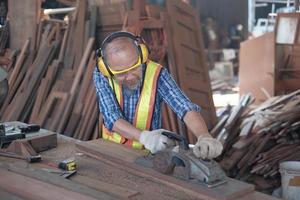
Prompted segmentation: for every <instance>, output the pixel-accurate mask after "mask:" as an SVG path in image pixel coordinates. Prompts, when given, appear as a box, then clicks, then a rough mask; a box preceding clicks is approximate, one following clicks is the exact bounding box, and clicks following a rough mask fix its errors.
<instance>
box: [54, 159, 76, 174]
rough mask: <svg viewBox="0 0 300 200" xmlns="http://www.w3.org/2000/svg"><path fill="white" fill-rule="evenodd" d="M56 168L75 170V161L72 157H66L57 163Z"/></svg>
mask: <svg viewBox="0 0 300 200" xmlns="http://www.w3.org/2000/svg"><path fill="white" fill-rule="evenodd" d="M58 168H60V169H62V170H66V171H74V170H76V162H75V159H74V158H68V159H66V160H63V161H61V162H60V163H59V164H58Z"/></svg>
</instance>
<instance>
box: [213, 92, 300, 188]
mask: <svg viewBox="0 0 300 200" xmlns="http://www.w3.org/2000/svg"><path fill="white" fill-rule="evenodd" d="M253 101H254V99H253V98H251V96H249V95H245V96H243V97H242V98H241V101H240V103H239V105H237V106H236V107H234V108H233V109H232V112H231V113H230V114H229V115H224V116H222V118H221V120H220V121H219V123H218V124H217V125H216V127H215V128H214V129H213V131H212V134H213V135H214V136H215V137H216V138H218V139H219V140H221V141H222V142H223V143H224V151H223V155H222V156H221V158H220V160H221V165H222V167H223V168H224V169H225V170H226V171H227V173H228V175H230V176H231V177H235V178H238V179H241V180H245V181H249V182H252V183H254V184H255V185H256V186H257V189H258V190H261V191H266V192H270V191H272V190H273V189H274V188H276V187H278V186H279V185H280V173H279V163H280V162H283V161H288V160H300V153H299V152H300V151H299V150H300V115H299V113H300V90H297V91H295V92H293V93H290V94H287V95H283V96H276V97H272V98H270V99H268V100H267V101H265V102H264V103H263V104H261V105H260V106H258V107H256V108H252V109H250V107H249V105H250V104H251V103H252V102H253Z"/></svg>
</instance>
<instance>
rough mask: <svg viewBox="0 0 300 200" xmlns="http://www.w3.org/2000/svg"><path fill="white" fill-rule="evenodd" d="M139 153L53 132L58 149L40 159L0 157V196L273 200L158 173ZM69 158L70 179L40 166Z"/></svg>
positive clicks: (233, 184)
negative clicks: (73, 161)
mask: <svg viewBox="0 0 300 200" xmlns="http://www.w3.org/2000/svg"><path fill="white" fill-rule="evenodd" d="M41 131H45V130H41ZM46 132H47V131H46ZM143 154H144V152H142V151H135V150H132V149H129V148H126V147H124V146H122V145H116V144H113V143H110V142H106V141H102V140H95V141H89V142H82V141H78V140H75V139H73V138H68V137H65V136H62V135H58V143H57V148H54V149H51V150H48V151H45V152H42V153H41V155H42V161H41V162H40V163H33V164H29V163H27V162H26V161H23V160H18V159H12V158H4V157H0V176H1V179H0V196H1V199H12V198H14V199H41V197H43V198H44V199H149V200H150V199H151V200H153V199H237V200H241V199H243V200H248V199H249V200H256V199H259V200H272V199H275V198H272V197H270V196H267V195H264V194H262V193H258V192H255V191H254V189H253V186H251V185H249V184H246V183H243V182H240V181H236V180H232V179H230V181H229V182H230V184H228V185H227V186H226V185H225V186H222V187H219V188H215V189H208V188H206V187H204V186H202V185H199V184H196V185H195V184H192V183H188V182H186V181H184V180H180V179H178V178H174V177H171V176H166V175H163V174H160V173H158V172H155V171H153V170H151V169H149V168H144V167H142V166H139V165H137V164H135V163H134V159H135V158H136V157H138V156H140V155H143ZM70 157H75V159H76V164H77V174H75V175H73V176H71V177H70V178H69V179H65V178H63V177H61V176H59V175H57V174H53V173H50V172H48V171H46V170H45V169H54V168H53V166H56V165H57V164H58V163H59V162H60V161H62V160H64V159H66V158H70ZM16 183H19V184H16ZM24 191H26V192H24Z"/></svg>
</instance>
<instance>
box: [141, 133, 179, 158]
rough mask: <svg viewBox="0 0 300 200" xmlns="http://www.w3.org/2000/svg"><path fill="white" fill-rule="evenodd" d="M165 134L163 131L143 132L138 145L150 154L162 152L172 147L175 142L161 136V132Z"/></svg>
mask: <svg viewBox="0 0 300 200" xmlns="http://www.w3.org/2000/svg"><path fill="white" fill-rule="evenodd" d="M165 131H166V132H167V130H164V129H157V130H153V131H143V132H142V133H141V135H140V139H139V141H140V143H141V144H143V145H144V146H145V148H146V149H148V150H149V151H150V152H151V153H152V154H155V153H157V152H158V151H162V150H164V149H166V148H168V147H171V146H174V145H175V142H174V141H173V140H171V139H169V138H168V137H167V136H164V135H162V132H165Z"/></svg>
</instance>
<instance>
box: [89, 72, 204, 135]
mask: <svg viewBox="0 0 300 200" xmlns="http://www.w3.org/2000/svg"><path fill="white" fill-rule="evenodd" d="M144 70H145V68H143V71H144ZM93 79H94V84H95V87H96V92H97V98H98V103H99V107H100V111H101V113H102V114H103V119H104V125H105V127H106V128H108V129H109V130H110V131H112V128H113V125H114V123H115V122H116V121H117V120H118V119H121V118H122V119H124V120H126V121H128V122H130V123H131V124H132V123H133V121H134V115H135V110H136V105H137V102H138V99H139V96H140V89H137V90H135V91H134V92H133V93H131V94H125V92H123V103H124V105H123V106H124V107H123V108H124V109H123V112H122V111H121V108H120V106H119V104H118V102H117V100H116V97H115V94H114V92H113V90H112V88H111V87H110V85H109V81H108V79H107V78H106V77H105V76H103V75H102V74H101V73H100V72H99V70H98V69H97V68H95V70H94V73H93ZM162 101H165V102H166V103H167V105H169V106H170V108H171V109H172V110H173V111H174V112H175V113H176V114H177V116H178V117H179V119H180V120H183V117H184V115H185V114H186V113H187V112H188V111H191V110H195V111H198V112H200V107H199V106H198V105H196V104H194V103H192V102H191V101H190V100H189V99H188V97H187V96H186V95H185V94H184V93H183V92H182V91H181V90H180V89H179V87H178V86H177V84H176V82H175V81H174V79H173V78H172V76H171V75H170V74H169V72H168V71H167V69H166V68H163V69H162V70H161V73H160V75H159V78H158V84H157V93H156V100H155V108H154V113H153V119H152V124H151V129H152V130H155V129H159V128H161V115H162V111H161V104H162Z"/></svg>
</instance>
